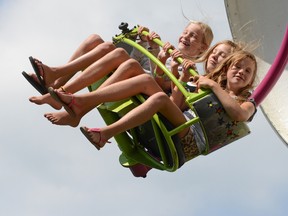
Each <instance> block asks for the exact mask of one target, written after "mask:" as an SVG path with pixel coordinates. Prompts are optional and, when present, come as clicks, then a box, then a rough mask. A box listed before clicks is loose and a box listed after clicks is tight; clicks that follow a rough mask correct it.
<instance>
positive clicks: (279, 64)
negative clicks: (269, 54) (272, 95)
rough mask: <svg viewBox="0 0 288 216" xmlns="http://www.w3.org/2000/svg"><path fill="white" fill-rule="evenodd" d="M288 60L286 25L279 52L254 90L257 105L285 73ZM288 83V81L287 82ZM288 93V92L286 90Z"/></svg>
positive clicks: (287, 31)
mask: <svg viewBox="0 0 288 216" xmlns="http://www.w3.org/2000/svg"><path fill="white" fill-rule="evenodd" d="M287 61H288V26H286V33H285V35H284V38H283V40H282V43H281V47H280V49H279V52H278V54H277V56H276V58H275V59H274V62H273V64H272V65H271V67H270V69H269V71H268V72H267V74H266V76H265V77H264V79H263V80H262V81H261V83H260V84H259V85H258V87H257V88H256V90H255V91H254V92H253V94H252V96H251V98H254V100H255V102H256V105H257V106H258V105H260V104H261V102H262V101H263V100H264V99H265V97H266V96H267V95H268V94H269V92H270V91H271V90H272V88H273V87H274V85H275V84H276V82H277V81H278V79H279V78H280V76H281V74H282V73H283V71H284V69H285V67H286V65H287ZM287 85H288V83H287ZM286 93H287V92H286Z"/></svg>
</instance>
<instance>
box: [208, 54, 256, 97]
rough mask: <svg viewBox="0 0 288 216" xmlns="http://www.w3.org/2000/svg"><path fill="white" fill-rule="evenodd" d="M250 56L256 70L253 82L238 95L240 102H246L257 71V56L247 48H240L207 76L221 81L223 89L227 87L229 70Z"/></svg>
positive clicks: (218, 81)
mask: <svg viewBox="0 0 288 216" xmlns="http://www.w3.org/2000/svg"><path fill="white" fill-rule="evenodd" d="M246 58H250V59H252V61H253V62H254V63H255V70H254V71H253V76H252V82H251V83H250V84H248V85H247V86H245V87H244V88H242V89H241V90H240V93H239V94H238V95H237V96H238V99H239V101H240V102H244V101H246V100H247V99H248V97H249V96H250V95H251V90H252V88H253V85H254V82H255V78H256V72H257V61H256V58H255V56H254V55H253V54H252V53H250V52H248V51H245V50H238V51H235V52H234V53H232V54H231V55H229V56H228V57H227V58H225V59H224V60H223V61H222V62H221V63H220V64H219V65H218V66H217V67H216V68H215V69H214V70H213V71H212V72H210V73H209V74H208V75H207V78H209V79H212V80H214V81H215V82H217V83H219V84H220V86H221V87H222V88H223V89H226V87H227V71H228V70H229V69H230V68H231V67H232V66H234V65H235V64H236V63H238V62H240V61H241V60H243V59H246Z"/></svg>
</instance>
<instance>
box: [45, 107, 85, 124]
mask: <svg viewBox="0 0 288 216" xmlns="http://www.w3.org/2000/svg"><path fill="white" fill-rule="evenodd" d="M44 117H45V118H47V119H48V120H49V121H50V122H51V123H52V124H56V125H69V126H71V127H77V126H78V125H79V122H80V120H81V118H80V117H72V116H70V115H69V114H68V113H67V112H66V111H62V112H55V113H45V114H44Z"/></svg>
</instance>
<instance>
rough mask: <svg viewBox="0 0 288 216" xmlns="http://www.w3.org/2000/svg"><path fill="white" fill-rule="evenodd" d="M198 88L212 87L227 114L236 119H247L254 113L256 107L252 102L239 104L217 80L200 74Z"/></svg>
mask: <svg viewBox="0 0 288 216" xmlns="http://www.w3.org/2000/svg"><path fill="white" fill-rule="evenodd" d="M196 84H197V87H198V88H209V89H211V90H212V91H213V92H214V94H215V95H216V96H217V98H218V99H219V100H220V102H221V103H222V105H223V107H224V109H225V111H226V112H227V114H228V115H229V116H230V117H231V118H232V119H233V120H235V121H242V122H243V121H247V120H248V119H249V118H250V117H251V116H252V115H253V113H254V111H255V107H254V105H253V103H251V102H248V101H247V102H244V103H242V104H239V103H238V102H237V101H236V100H235V99H234V98H232V97H231V95H229V93H228V92H227V91H225V90H223V89H222V88H221V86H220V85H219V84H218V83H216V82H215V81H213V80H211V79H208V78H206V77H204V76H200V77H199V79H198V80H197V82H196Z"/></svg>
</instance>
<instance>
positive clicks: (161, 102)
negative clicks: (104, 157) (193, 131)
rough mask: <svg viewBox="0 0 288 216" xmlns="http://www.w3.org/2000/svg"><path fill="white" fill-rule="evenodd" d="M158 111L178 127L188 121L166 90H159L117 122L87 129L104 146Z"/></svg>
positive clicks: (96, 141)
mask: <svg viewBox="0 0 288 216" xmlns="http://www.w3.org/2000/svg"><path fill="white" fill-rule="evenodd" d="M157 112H160V113H162V114H163V115H164V116H165V117H166V118H167V119H168V120H169V121H170V122H171V123H172V124H173V125H174V126H176V127H177V126H179V125H181V124H183V123H184V122H186V119H185V117H184V115H183V113H182V111H181V110H180V109H179V108H178V107H177V106H176V105H175V104H174V103H173V102H172V101H171V100H170V99H169V97H168V96H167V95H166V94H165V93H164V92H158V93H155V94H154V95H152V96H150V97H149V98H148V99H147V100H146V101H145V102H144V103H143V104H141V105H139V106H138V107H136V108H135V109H133V110H131V111H130V112H129V113H127V114H126V115H125V116H123V117H122V118H121V119H120V120H118V121H117V122H114V123H113V124H110V125H108V126H106V127H103V128H101V129H100V132H93V131H89V128H86V130H87V132H88V134H89V136H90V138H91V139H92V141H93V143H95V144H97V145H98V146H99V147H103V146H104V145H105V141H106V140H108V139H110V138H111V137H113V136H115V135H117V134H119V133H121V132H124V131H126V130H129V129H131V128H134V127H136V126H139V125H141V124H143V123H145V122H146V121H148V120H150V119H151V118H152V116H153V115H154V114H155V113H157ZM188 130H189V129H188V128H186V129H184V130H183V131H181V132H180V133H179V136H180V137H183V136H184V135H185V134H186V133H187V131H188ZM99 140H102V142H99Z"/></svg>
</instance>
